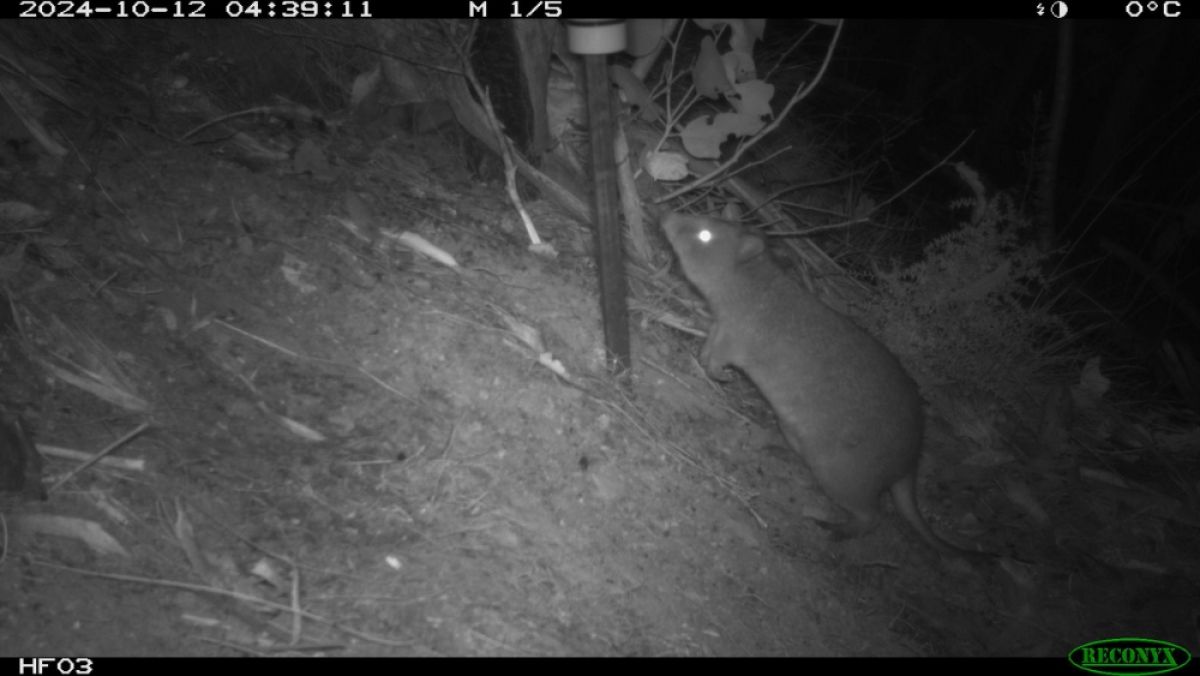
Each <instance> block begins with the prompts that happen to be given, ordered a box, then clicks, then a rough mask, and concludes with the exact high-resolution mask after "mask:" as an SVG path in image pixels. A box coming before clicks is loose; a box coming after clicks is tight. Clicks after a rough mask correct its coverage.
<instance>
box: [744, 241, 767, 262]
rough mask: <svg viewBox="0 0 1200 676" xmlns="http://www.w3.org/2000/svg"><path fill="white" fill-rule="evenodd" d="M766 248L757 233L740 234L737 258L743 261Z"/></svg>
mask: <svg viewBox="0 0 1200 676" xmlns="http://www.w3.org/2000/svg"><path fill="white" fill-rule="evenodd" d="M766 250H767V244H766V242H764V241H763V238H762V237H759V236H758V235H742V241H741V242H740V243H738V257H737V258H738V260H739V261H745V260H750V259H751V258H754V257H755V256H758V255H759V254H761V253H762V252H764V251H766Z"/></svg>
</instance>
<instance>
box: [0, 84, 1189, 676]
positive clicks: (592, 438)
mask: <svg viewBox="0 0 1200 676" xmlns="http://www.w3.org/2000/svg"><path fill="white" fill-rule="evenodd" d="M148 84H150V83H148ZM62 119H63V120H66V121H68V122H69V121H70V119H71V118H70V116H69V114H66V116H65V117H64V118H62ZM197 123H198V121H197V120H195V119H187V120H184V119H172V118H171V117H169V116H168V117H166V118H165V119H162V120H160V121H159V124H160V125H164V126H162V127H160V129H159V130H160V131H161V130H163V129H165V128H166V126H169V127H170V131H171V136H175V137H178V136H179V135H180V134H181V133H182V132H183V131H185V130H187V129H189V128H191V127H193V126H194V125H195V124H197ZM76 124H77V123H76ZM59 128H62V129H66V130H67V131H66V134H67V136H70V137H72V138H74V139H75V140H76V142H78V143H79V144H81V149H80V152H81V153H82V155H83V157H84V159H85V161H86V166H84V163H81V162H70V163H67V165H65V166H60V167H57V168H55V169H54V170H52V171H49V172H47V171H46V170H45V168H44V167H40V166H39V164H38V162H39V160H38V158H37V157H36V156H34V155H32V154H31V155H25V154H22V153H21V152H17V151H15V150H14V151H13V152H12V153H10V155H9V156H7V157H6V158H5V163H4V165H3V167H2V170H3V179H4V181H3V182H4V185H5V187H4V189H3V200H5V201H7V202H21V203H24V204H28V205H31V206H33V207H34V208H36V209H38V210H40V212H41V213H43V214H44V216H43V217H42V218H41V219H40V220H39V221H38V222H37V223H36V225H34V226H33V227H17V226H15V225H8V224H6V225H5V226H4V227H0V259H3V260H4V261H6V263H7V265H6V266H5V267H4V270H5V272H4V273H3V278H0V281H2V282H3V285H4V288H5V289H6V291H7V298H6V300H5V305H7V306H8V308H9V309H8V310H7V311H6V312H5V313H4V316H5V317H6V320H5V321H4V322H3V330H4V333H3V342H2V343H0V346H2V347H0V349H2V350H3V351H2V352H0V360H3V362H2V363H3V370H2V371H0V374H2V378H0V402H3V404H4V406H5V407H6V408H7V409H8V410H9V411H10V412H12V413H14V414H20V415H21V416H22V417H23V418H24V419H25V420H26V422H27V423H28V427H29V428H30V430H31V431H32V432H33V434H34V438H35V440H36V442H37V443H38V444H39V445H42V446H53V447H58V448H67V449H77V450H80V451H85V452H89V453H94V452H96V451H99V450H100V449H102V448H104V447H106V446H108V445H109V444H110V443H112V442H113V441H115V440H117V439H118V438H120V437H121V436H122V435H125V434H127V433H128V432H130V431H132V430H134V429H136V428H137V427H138V426H139V425H141V424H143V423H148V424H149V427H148V428H147V429H146V430H145V431H144V432H142V433H140V434H139V435H137V436H136V437H135V438H133V439H132V440H130V441H128V442H127V443H125V444H123V445H122V446H121V447H120V448H118V449H117V450H116V451H115V452H114V453H113V455H114V456H116V457H120V458H126V459H134V460H141V461H143V462H144V466H142V467H140V468H137V467H131V468H121V467H116V466H114V465H111V464H109V463H105V462H102V463H97V464H95V465H92V466H91V467H89V468H87V469H85V470H83V471H80V472H78V473H76V474H73V475H72V476H70V477H69V479H68V480H66V481H65V483H62V485H61V486H56V487H54V488H53V489H52V490H51V492H50V495H49V499H48V500H47V501H44V502H43V501H38V500H30V499H22V498H21V497H20V496H17V495H9V496H6V497H5V498H4V500H5V502H4V503H3V507H4V509H3V515H4V520H3V522H0V528H2V529H3V530H2V534H3V536H4V541H3V544H4V554H3V558H2V559H0V653H2V654H5V655H62V654H71V655H90V656H98V655H250V654H259V655H271V654H284V655H291V654H301V655H339V656H340V655H347V656H381V655H387V656H404V655H505V656H506V655H605V656H620V655H635V656H658V655H686V656H709V655H733V656H744V655H790V656H810V655H834V656H885V655H899V656H938V655H967V656H983V655H1001V654H1004V655H1051V656H1062V655H1065V654H1066V653H1067V652H1068V651H1069V650H1070V649H1071V648H1072V647H1074V646H1076V645H1079V644H1081V643H1084V642H1086V641H1089V640H1094V639H1097V638H1105V637H1110V636H1125V635H1139V636H1150V637H1154V638H1160V639H1164V640H1172V641H1175V642H1177V643H1180V644H1182V645H1185V646H1188V647H1190V648H1191V649H1192V650H1193V652H1195V650H1196V649H1197V647H1200V646H1197V643H1198V642H1200V641H1198V639H1197V636H1196V631H1197V629H1196V624H1195V623H1196V615H1195V611H1196V605H1195V599H1196V590H1197V587H1196V583H1195V571H1194V570H1192V573H1190V574H1188V573H1181V572H1179V571H1186V570H1187V568H1186V567H1184V566H1182V565H1176V564H1174V563H1172V564H1169V565H1166V564H1164V565H1163V566H1158V567H1152V566H1146V567H1145V568H1144V569H1142V570H1138V569H1136V568H1134V567H1126V568H1123V569H1118V568H1115V567H1114V566H1113V565H1111V563H1109V561H1110V559H1108V558H1106V557H1105V556H1103V552H1102V551H1101V549H1102V548H1101V547H1100V546H1099V545H1097V544H1096V543H1097V542H1098V540H1097V539H1096V537H1095V534H1098V533H1100V532H1102V531H1101V526H1098V525H1097V524H1095V523H1090V522H1087V521H1079V522H1075V523H1069V524H1062V523H1061V522H1059V523H1056V524H1054V525H1050V524H1046V523H1040V524H1039V523H1035V522H1033V521H1031V520H1029V519H1027V518H1025V517H1024V516H1022V514H1021V513H1020V512H1019V511H1018V510H1017V509H1015V508H1013V507H1012V505H1011V492H1005V491H1004V490H1003V482H1004V481H1005V480H1006V477H1009V476H1011V474H1009V473H1005V472H1002V471H1000V470H997V469H996V468H994V467H988V468H973V467H969V466H965V465H964V464H962V462H961V459H962V453H961V452H959V450H958V448H959V446H961V442H960V441H958V440H956V439H955V438H953V437H951V436H950V435H949V434H948V433H947V432H946V431H945V426H944V425H939V424H937V423H936V422H935V424H932V425H931V431H930V440H929V444H928V446H929V449H928V452H927V454H926V455H927V458H926V461H925V463H924V471H923V473H922V477H921V499H922V508H923V511H924V512H925V513H926V514H927V515H928V518H929V520H930V521H931V523H932V524H933V526H934V528H935V529H936V530H938V531H939V532H942V533H946V534H948V536H949V537H953V538H955V539H957V540H959V541H967V540H970V541H974V542H977V543H979V544H980V545H981V546H982V547H984V548H986V549H988V550H989V551H993V552H998V553H1000V554H1002V556H1001V557H1000V558H998V559H997V560H996V561H995V562H994V563H990V564H984V565H971V564H967V563H963V562H958V561H952V560H944V559H942V558H940V557H938V556H937V555H935V554H933V553H932V552H930V551H929V550H928V549H926V548H925V547H923V545H922V544H921V543H920V542H919V540H918V539H917V538H916V537H915V536H914V535H913V534H912V533H911V532H910V531H909V530H908V529H907V526H906V525H905V524H903V523H902V522H901V521H900V520H899V519H898V518H897V517H896V515H895V514H894V512H892V510H891V509H890V506H889V508H888V509H887V515H886V518H885V519H884V522H883V523H882V524H881V525H880V527H879V528H877V529H876V530H875V531H874V532H873V533H871V534H869V535H867V536H865V537H863V538H860V539H857V540H854V541H849V542H832V541H830V540H829V538H828V537H827V535H826V534H825V533H824V531H822V530H821V529H820V528H819V527H817V526H816V525H815V524H814V523H813V522H812V521H811V520H810V519H807V518H805V515H806V514H810V513H814V512H816V511H819V510H820V509H823V508H824V506H825V505H826V503H825V499H824V498H823V497H822V496H821V494H820V492H819V491H818V490H817V489H816V488H814V487H812V486H811V483H810V481H809V479H808V475H807V472H806V470H805V468H804V466H803V465H802V463H801V462H800V461H799V460H798V459H797V458H796V457H794V456H793V455H792V454H790V453H788V452H786V451H782V450H780V449H779V447H778V446H774V445H773V444H780V443H782V442H781V439H780V438H779V435H778V433H777V432H776V430H775V428H774V423H773V420H772V418H771V415H770V413H769V411H768V409H767V408H766V407H765V404H764V403H763V402H762V401H761V400H760V399H758V398H757V396H756V395H755V394H754V392H753V389H752V388H751V386H750V385H749V384H748V383H747V382H746V381H744V380H741V379H739V380H735V381H734V383H732V384H731V385H728V386H718V385H716V384H714V383H711V382H710V381H708V380H707V379H706V378H705V377H704V375H703V373H702V371H701V370H700V368H699V367H698V365H697V363H696V361H695V357H694V355H695V354H696V353H697V351H698V349H699V345H700V342H699V339H697V338H696V337H695V336H692V335H688V334H685V333H683V332H680V331H678V330H676V329H675V328H672V327H669V326H667V325H666V324H664V323H663V322H661V321H659V319H660V318H661V317H662V316H663V315H665V314H667V313H673V314H674V315H675V316H678V317H683V318H685V319H687V320H688V321H690V322H694V323H696V324H697V325H699V324H700V322H699V320H698V318H697V316H696V314H695V312H694V306H691V305H685V304H683V303H682V302H681V299H685V298H688V295H687V291H686V287H685V285H684V283H683V281H682V278H681V277H680V276H679V275H678V273H677V271H675V270H674V269H672V268H670V267H668V265H669V262H670V260H671V259H670V256H669V253H668V252H667V250H666V249H665V248H662V249H660V250H659V251H658V252H657V253H656V255H658V256H659V259H658V262H659V264H660V265H661V267H660V271H659V272H658V273H656V274H651V275H648V276H646V277H643V278H638V279H637V280H635V282H634V283H633V301H632V305H633V308H634V309H633V314H632V320H633V326H634V335H633V344H634V358H635V370H634V377H633V379H632V383H631V385H630V387H629V388H628V389H623V388H621V387H620V386H618V384H616V383H614V382H613V381H612V380H610V379H609V378H608V377H607V376H606V375H605V372H604V368H603V360H602V358H601V355H602V330H601V323H600V318H599V304H598V299H597V282H596V276H595V274H594V264H593V262H592V258H591V253H590V252H591V235H590V233H589V231H587V230H586V229H584V228H583V227H582V226H580V225H578V224H576V223H574V222H571V221H570V220H568V219H567V218H565V217H564V216H562V215H561V213H560V212H558V211H556V210H555V209H554V208H553V207H552V205H550V204H549V203H548V202H545V201H541V200H537V199H534V200H532V201H531V202H530V204H529V209H530V211H531V213H532V215H533V219H534V221H535V223H536V224H537V226H538V227H539V228H540V229H541V230H542V232H543V233H544V236H545V237H546V238H547V239H548V240H550V241H551V242H552V243H553V245H554V246H555V248H556V249H557V251H558V252H559V255H558V257H557V258H553V259H550V258H545V257H540V256H537V255H534V254H532V253H530V252H529V251H527V250H526V242H525V241H524V239H523V237H524V234H523V228H522V227H521V225H520V222H519V220H518V219H517V218H516V216H515V213H514V210H513V208H512V205H511V203H510V202H509V201H508V198H507V196H506V194H505V191H504V187H503V185H502V183H501V182H500V181H499V180H497V179H496V178H495V177H494V176H487V177H484V176H481V175H480V171H481V170H479V169H478V168H476V169H475V170H474V171H472V170H468V169H467V166H468V164H469V162H468V161H467V158H466V157H465V156H464V153H463V149H462V145H461V142H460V140H459V139H458V137H457V136H456V135H455V134H453V133H450V132H447V131H445V130H444V129H443V130H437V131H433V132H429V133H423V134H411V133H408V132H406V131H405V130H402V129H390V130H385V132H382V133H380V132H379V130H378V128H370V129H368V128H366V127H361V126H355V125H351V124H346V125H344V126H340V127H335V128H329V129H325V130H318V129H312V128H308V127H299V128H297V127H288V126H282V125H279V124H278V123H277V121H273V120H270V119H257V118H255V119H246V120H239V121H237V128H238V129H240V130H242V131H245V132H246V133H251V134H254V135H257V136H260V137H261V136H271V137H273V138H278V139H287V140H288V142H290V143H292V144H294V145H300V144H302V143H308V144H312V145H313V146H315V147H318V148H319V153H320V155H321V156H322V157H324V158H326V159H327V166H323V167H322V168H320V169H312V168H311V165H307V166H308V168H307V169H304V168H301V167H300V164H299V162H297V161H292V162H284V163H280V164H279V165H277V166H270V167H265V168H264V167H255V168H251V167H247V166H244V165H242V164H239V163H237V162H233V161H231V160H230V159H229V158H228V157H227V156H226V155H225V150H224V148H225V146H224V145H223V144H222V143H220V142H217V143H208V144H199V143H197V144H189V143H183V144H180V143H172V142H169V141H167V140H165V139H164V138H163V136H162V135H161V134H159V133H156V131H155V130H152V129H149V128H147V127H146V126H144V125H140V124H137V122H136V120H133V119H130V118H127V117H113V118H108V119H107V120H106V121H104V122H103V123H102V124H100V125H99V126H98V127H97V128H95V129H91V130H85V129H83V128H82V126H79V127H78V131H77V132H72V131H70V130H71V129H72V127H70V126H69V125H68V124H66V123H63V124H62V125H61V126H60V127H59ZM86 134H90V135H87V136H86V137H85V135H86ZM18 147H19V146H17V145H11V146H10V148H18ZM402 232H409V233H415V234H417V235H420V236H421V237H422V238H424V239H425V240H427V241H428V242H430V243H432V244H433V245H435V246H436V247H438V248H440V249H442V250H444V251H446V252H448V253H449V254H450V255H452V256H453V257H454V258H455V259H456V260H457V262H458V264H459V265H460V266H461V269H457V270H456V269H452V268H450V267H448V266H446V265H444V264H442V263H439V262H437V261H435V260H433V259H431V258H429V257H427V256H424V255H421V254H415V253H413V251H412V250H411V249H409V248H407V247H405V246H403V245H401V244H400V243H398V242H397V241H396V239H395V238H394V237H393V236H392V235H395V234H398V233H402ZM389 233H391V234H389ZM660 244H661V242H660ZM14 252H15V253H14ZM9 315H11V316H9ZM533 332H536V334H537V336H539V337H540V346H539V345H538V344H537V341H533V340H531V339H530V335H531V334H532V333H533ZM531 344H533V345H534V346H533V347H531ZM543 354H548V355H552V358H553V359H557V360H559V361H560V362H561V364H562V366H563V367H564V368H565V373H566V374H567V375H568V377H569V380H568V379H567V378H563V377H560V376H559V375H557V374H555V373H554V372H552V370H551V369H550V368H547V366H545V365H544V364H543V363H541V362H539V356H540V355H543ZM68 373H70V374H75V375H76V379H75V380H71V379H69V378H67V377H66V375H65V374H68ZM81 374H82V375H81ZM85 375H86V376H88V377H91V378H93V380H88V379H87V378H84V377H83V376H85ZM81 380H82V381H83V383H84V384H81ZM87 382H91V383H92V384H93V386H92V387H91V388H89V387H86V386H85V385H86V383H87ZM96 382H101V383H103V384H104V385H105V386H106V387H107V389H106V390H105V392H104V393H98V391H97V387H96V386H95V383H96ZM114 392H120V393H123V394H124V395H126V397H127V398H126V399H125V400H122V401H123V402H124V404H123V405H121V404H120V402H118V401H116V397H115V395H114ZM77 464H78V461H67V460H64V459H62V458H61V457H58V456H56V455H53V454H49V453H47V454H46V458H45V460H44V466H43V468H42V474H43V480H44V482H45V485H46V486H47V487H50V486H52V485H54V484H56V483H57V482H58V481H59V480H60V479H63V478H66V477H67V475H68V473H70V472H71V471H72V469H73V468H74V467H75V466H76V465H77ZM1045 476H1046V477H1048V478H1047V481H1048V482H1049V484H1047V483H1041V484H1038V487H1039V490H1041V491H1042V492H1041V493H1040V496H1039V497H1040V499H1041V500H1042V501H1043V504H1047V505H1050V506H1051V507H1052V508H1057V507H1059V506H1061V503H1063V502H1067V501H1069V500H1072V499H1074V498H1072V497H1070V496H1073V495H1077V493H1078V491H1079V490H1080V489H1079V487H1078V485H1077V482H1078V479H1077V478H1075V479H1068V478H1064V477H1066V476H1068V473H1066V472H1061V473H1060V472H1057V471H1051V472H1047V473H1046V474H1045ZM1048 486H1049V487H1048ZM51 516H53V517H63V518H64V519H72V521H65V520H64V521H61V522H60V521H55V522H47V521H46V520H45V517H51ZM39 519H41V520H39ZM47 523H53V524H58V525H57V526H53V527H48V526H47ZM55 532H57V533H58V534H54V533H55ZM1193 535H1194V533H1193ZM1131 537H1132V538H1134V539H1135V541H1137V542H1142V543H1145V544H1146V545H1147V547H1149V548H1150V549H1147V551H1148V552H1151V551H1153V553H1147V554H1146V556H1147V558H1148V559H1153V560H1157V561H1161V560H1163V559H1169V560H1171V561H1176V562H1177V561H1179V560H1185V557H1184V554H1187V555H1188V556H1191V555H1194V553H1195V548H1194V547H1195V545H1194V544H1193V545H1192V547H1193V548H1192V550H1191V551H1190V552H1184V553H1179V552H1175V551H1171V552H1164V551H1163V550H1162V549H1161V548H1155V547H1156V546H1159V547H1160V546H1161V545H1162V543H1163V541H1164V540H1163V537H1162V534H1161V533H1159V534H1157V535H1156V534H1154V533H1143V534H1142V535H1140V536H1131ZM1138 538H1144V539H1138ZM1193 542H1194V541H1193ZM1155 543H1157V545H1156V544H1155ZM1126 544H1128V543H1127V542H1123V543H1122V545H1123V546H1124V545H1126ZM1192 560H1193V561H1194V559H1192Z"/></svg>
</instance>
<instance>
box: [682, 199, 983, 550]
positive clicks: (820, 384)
mask: <svg viewBox="0 0 1200 676" xmlns="http://www.w3.org/2000/svg"><path fill="white" fill-rule="evenodd" d="M662 227H663V229H664V230H665V231H666V233H667V237H668V239H670V241H671V245H672V246H673V247H674V248H675V252H676V253H677V254H678V255H679V260H680V263H681V264H682V266H683V271H684V274H685V275H687V278H688V279H689V280H690V281H691V282H692V284H693V285H695V287H696V288H697V289H698V290H699V291H700V293H701V294H702V295H703V296H704V298H705V300H707V301H708V304H709V307H710V309H711V310H712V313H713V315H714V316H715V319H716V321H715V323H714V324H713V326H712V328H711V329H710V330H709V334H708V339H707V340H706V341H705V343H704V348H703V351H702V353H701V362H702V364H703V365H704V368H705V370H706V371H707V372H708V374H709V376H710V377H713V378H715V379H718V380H720V379H722V377H721V376H722V372H723V371H724V369H725V368H726V367H727V366H735V367H737V368H738V369H740V370H741V371H742V372H744V373H745V374H746V375H747V376H748V377H749V378H750V380H751V381H753V382H754V384H755V385H756V386H757V387H758V389H759V391H761V392H762V394H763V396H764V397H765V398H766V400H767V401H768V402H769V403H770V404H771V407H772V408H773V409H774V410H775V415H776V417H777V418H778V419H779V426H780V428H781V429H782V431H783V436H784V438H785V439H786V440H787V443H788V445H789V446H791V447H792V449H793V450H795V451H796V452H798V453H799V454H800V455H801V456H802V457H803V458H804V460H805V462H806V463H807V464H808V466H809V468H810V470H811V471H812V473H813V476H814V477H815V478H816V480H817V483H818V484H819V485H820V486H821V488H822V490H824V491H825V493H826V494H827V495H828V496H829V497H830V498H831V499H832V500H833V501H834V502H835V503H837V504H838V505H840V506H841V507H843V508H845V509H846V510H847V511H848V512H849V513H850V516H851V519H850V520H849V521H848V522H847V523H845V524H842V525H841V526H840V527H838V528H837V530H838V534H839V535H840V536H843V537H845V536H854V535H859V534H862V533H865V532H866V531H868V530H870V529H871V528H872V527H873V526H874V525H875V522H876V521H877V519H878V516H879V494H880V493H882V492H883V491H884V490H886V489H890V491H891V494H892V499H893V501H894V502H895V505H896V508H897V510H898V511H899V512H900V514H901V515H902V516H903V517H904V518H905V520H906V521H908V522H909V523H910V524H911V525H912V526H913V528H915V529H916V530H917V532H918V533H919V534H920V535H921V537H922V539H924V540H925V542H927V543H928V544H929V545H930V546H932V547H933V548H935V549H937V550H938V551H940V552H943V553H954V554H961V553H966V552H963V551H962V550H959V549H957V548H956V547H953V546H952V545H950V544H948V543H946V542H945V541H944V540H942V539H941V538H939V537H938V536H937V535H936V534H934V532H933V531H932V530H931V529H930V528H929V525H928V524H927V523H926V522H925V519H924V518H922V516H921V513H920V512H919V511H918V510H917V504H916V469H917V458H918V456H919V455H920V451H921V443H922V437H923V431H924V415H923V412H922V408H921V398H920V395H919V394H918V391H917V386H916V384H915V383H914V382H913V380H912V378H910V377H909V376H908V374H907V373H906V372H905V371H904V368H903V367H902V366H901V365H900V362H899V360H897V359H896V357H895V356H894V355H893V354H892V353H891V352H889V351H888V350H887V348H886V347H884V346H883V345H882V344H881V343H880V342H879V341H877V340H875V339H874V338H872V337H871V336H870V335H869V334H868V333H867V332H866V331H863V330H862V329H861V328H859V327H858V326H856V325H855V324H853V323H852V322H851V321H850V320H849V319H847V318H846V317H844V316H842V315H840V314H838V313H837V312H834V311H833V310H831V309H830V308H828V307H826V306H825V305H824V304H822V303H821V302H820V301H819V300H817V298H816V297H815V296H813V295H812V294H811V293H809V292H808V291H806V290H804V289H802V288H800V287H799V286H798V285H797V284H795V283H794V282H793V281H792V280H790V279H788V277H787V276H786V275H785V274H784V272H783V271H782V270H781V269H780V268H779V267H777V266H776V265H775V264H774V263H773V262H772V261H771V260H770V259H769V258H768V256H767V255H766V254H765V244H764V242H763V240H762V239H761V238H760V237H757V236H754V235H752V234H749V233H746V232H744V231H743V230H742V229H741V228H739V227H738V226H737V225H735V224H733V223H729V222H726V221H720V220H716V219H712V218H705V217H701V216H688V215H682V214H676V213H672V214H668V215H667V216H666V217H665V218H664V219H663V221H662ZM705 238H710V239H705Z"/></svg>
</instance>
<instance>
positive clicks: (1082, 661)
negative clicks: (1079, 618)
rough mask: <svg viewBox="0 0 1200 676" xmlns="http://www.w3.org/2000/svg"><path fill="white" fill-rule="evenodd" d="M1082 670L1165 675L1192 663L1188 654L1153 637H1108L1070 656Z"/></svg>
mask: <svg viewBox="0 0 1200 676" xmlns="http://www.w3.org/2000/svg"><path fill="white" fill-rule="evenodd" d="M1067 659H1069V660H1071V664H1074V665H1075V666H1077V667H1079V668H1080V669H1082V670H1084V671H1087V672H1090V673H1093V674H1105V676H1152V675H1153V674H1165V673H1168V672H1171V671H1175V670H1176V669H1180V668H1182V667H1183V665H1185V664H1187V663H1188V662H1190V661H1191V659H1192V656H1191V655H1189V654H1188V651H1186V650H1184V649H1183V648H1181V647H1179V646H1177V645H1175V644H1174V643H1167V642H1166V641H1156V640H1154V639H1152V638H1108V639H1104V640H1102V641H1092V642H1091V643H1084V644H1083V645H1081V646H1079V647H1078V648H1076V649H1074V650H1072V651H1071V654H1070V655H1067Z"/></svg>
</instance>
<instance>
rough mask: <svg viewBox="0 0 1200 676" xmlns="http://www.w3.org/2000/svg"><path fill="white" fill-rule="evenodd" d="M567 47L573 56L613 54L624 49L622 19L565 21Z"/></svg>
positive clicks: (623, 22)
mask: <svg viewBox="0 0 1200 676" xmlns="http://www.w3.org/2000/svg"><path fill="white" fill-rule="evenodd" d="M567 46H568V47H569V48H570V49H571V51H572V52H573V53H575V54H615V53H617V52H619V51H622V50H624V49H625V20H624V19H567Z"/></svg>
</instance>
